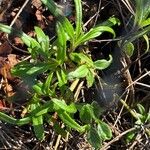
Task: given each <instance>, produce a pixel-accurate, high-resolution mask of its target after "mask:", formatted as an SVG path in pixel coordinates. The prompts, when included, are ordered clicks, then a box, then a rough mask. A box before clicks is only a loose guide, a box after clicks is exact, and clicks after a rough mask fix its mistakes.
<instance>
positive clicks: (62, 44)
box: [56, 22, 66, 64]
mask: <svg viewBox="0 0 150 150" xmlns="http://www.w3.org/2000/svg"><path fill="white" fill-rule="evenodd" d="M56 31H57V37H58V39H57V40H58V51H57V60H58V61H59V62H60V63H61V64H62V63H63V62H64V60H65V58H66V33H65V31H64V29H63V26H62V25H61V23H60V22H57V24H56Z"/></svg>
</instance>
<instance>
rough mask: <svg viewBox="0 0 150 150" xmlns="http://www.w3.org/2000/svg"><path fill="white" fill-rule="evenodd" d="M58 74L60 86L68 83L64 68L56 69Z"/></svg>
mask: <svg viewBox="0 0 150 150" xmlns="http://www.w3.org/2000/svg"><path fill="white" fill-rule="evenodd" d="M56 75H57V79H58V85H59V87H62V86H63V85H65V84H66V83H67V76H66V75H65V73H64V72H63V70H59V71H56Z"/></svg>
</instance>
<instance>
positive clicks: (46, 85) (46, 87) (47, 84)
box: [42, 72, 53, 94]
mask: <svg viewBox="0 0 150 150" xmlns="http://www.w3.org/2000/svg"><path fill="white" fill-rule="evenodd" d="M52 79H53V72H50V73H49V75H48V77H47V79H46V81H45V83H44V84H43V87H42V91H43V92H44V93H45V94H49V92H50V87H51V82H52Z"/></svg>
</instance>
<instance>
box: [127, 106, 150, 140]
mask: <svg viewBox="0 0 150 150" xmlns="http://www.w3.org/2000/svg"><path fill="white" fill-rule="evenodd" d="M133 113H134V118H135V119H136V121H135V123H134V126H135V127H136V128H137V129H139V128H140V129H141V127H142V126H144V125H146V124H149V123H150V109H149V110H148V112H147V111H146V110H145V108H144V107H143V106H142V105H141V104H137V110H136V111H135V110H134V112H133ZM143 128H144V127H143ZM142 130H143V129H142ZM144 131H145V134H146V136H148V137H150V129H149V128H146V127H145V128H144ZM136 134H137V132H136V131H132V132H129V133H128V134H127V135H126V142H127V143H129V142H131V141H132V140H133V139H135V137H136Z"/></svg>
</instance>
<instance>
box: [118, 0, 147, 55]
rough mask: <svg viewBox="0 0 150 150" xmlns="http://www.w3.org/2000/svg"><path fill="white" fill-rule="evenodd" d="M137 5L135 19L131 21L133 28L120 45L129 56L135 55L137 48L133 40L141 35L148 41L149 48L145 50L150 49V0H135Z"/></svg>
mask: <svg viewBox="0 0 150 150" xmlns="http://www.w3.org/2000/svg"><path fill="white" fill-rule="evenodd" d="M135 6H136V10H135V14H134V20H133V21H132V22H131V26H132V27H133V28H132V30H131V31H130V32H129V34H127V36H125V37H124V38H123V39H122V40H121V41H120V46H121V47H122V48H123V50H124V51H125V53H126V54H127V55H128V56H132V55H133V52H134V49H135V47H134V44H133V42H134V41H135V40H137V39H138V38H141V37H143V38H144V39H145V41H146V45H147V48H146V50H145V52H148V51H149V37H148V36H149V32H150V7H149V6H150V1H149V0H135Z"/></svg>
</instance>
